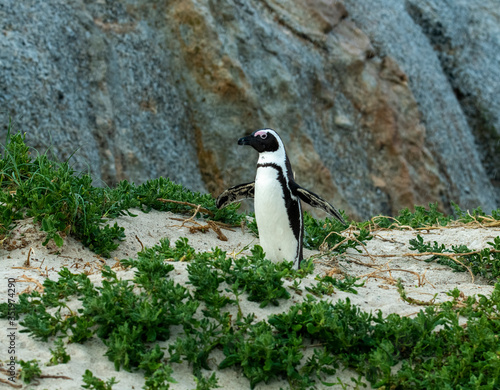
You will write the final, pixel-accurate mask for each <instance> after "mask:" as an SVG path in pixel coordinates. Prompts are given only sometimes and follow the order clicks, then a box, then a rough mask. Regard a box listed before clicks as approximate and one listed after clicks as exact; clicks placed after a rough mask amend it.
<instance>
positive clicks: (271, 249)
mask: <svg viewBox="0 0 500 390" xmlns="http://www.w3.org/2000/svg"><path fill="white" fill-rule="evenodd" d="M238 145H250V146H251V147H253V148H254V149H255V150H257V152H259V160H258V162H257V173H256V176H255V181H252V182H250V183H244V184H239V185H237V186H234V187H231V188H228V189H227V190H225V191H224V192H222V193H221V194H220V195H219V196H218V197H217V200H216V206H217V208H219V209H220V208H222V207H225V206H227V205H228V204H230V203H233V202H237V201H240V200H242V199H248V198H254V203H255V205H254V209H255V219H256V221H257V228H258V231H259V238H260V244H261V246H262V249H263V250H264V252H265V253H266V258H267V259H269V260H271V261H273V262H279V261H283V260H287V261H293V267H294V269H300V265H301V262H302V260H303V242H302V241H303V236H304V217H303V214H302V206H301V202H300V201H301V200H302V201H304V202H306V203H308V204H310V205H311V206H313V207H316V208H319V209H322V210H324V211H326V212H327V213H328V214H330V215H332V216H333V217H335V218H337V219H338V220H339V221H340V222H342V224H344V225H346V223H345V221H344V219H343V218H342V216H341V215H340V213H339V212H338V211H337V210H336V209H335V208H334V207H333V206H332V205H331V204H330V203H328V202H327V201H326V200H324V199H321V198H320V197H319V196H318V195H316V194H315V193H313V192H311V191H309V190H306V189H305V188H302V187H301V186H299V185H298V184H297V183H296V182H295V180H294V177H293V171H292V166H291V165H290V160H289V159H288V156H287V154H286V150H285V145H284V144H283V141H282V140H281V138H280V136H279V135H278V133H277V132H276V131H275V130H272V129H263V130H257V131H255V132H253V133H252V134H250V135H249V136H246V137H243V138H240V139H239V140H238Z"/></svg>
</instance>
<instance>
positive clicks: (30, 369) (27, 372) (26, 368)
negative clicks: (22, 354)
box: [19, 359, 42, 383]
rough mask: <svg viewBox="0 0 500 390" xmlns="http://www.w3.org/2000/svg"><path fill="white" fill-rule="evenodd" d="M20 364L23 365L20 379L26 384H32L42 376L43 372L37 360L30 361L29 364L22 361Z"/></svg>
mask: <svg viewBox="0 0 500 390" xmlns="http://www.w3.org/2000/svg"><path fill="white" fill-rule="evenodd" d="M19 364H20V365H21V370H20V377H21V380H22V381H23V382H24V383H31V382H32V381H34V380H36V379H37V378H39V377H40V375H41V374H42V370H41V369H40V366H39V365H38V360H36V359H33V360H28V361H27V362H25V361H24V360H20V361H19Z"/></svg>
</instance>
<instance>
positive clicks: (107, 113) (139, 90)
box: [0, 0, 500, 219]
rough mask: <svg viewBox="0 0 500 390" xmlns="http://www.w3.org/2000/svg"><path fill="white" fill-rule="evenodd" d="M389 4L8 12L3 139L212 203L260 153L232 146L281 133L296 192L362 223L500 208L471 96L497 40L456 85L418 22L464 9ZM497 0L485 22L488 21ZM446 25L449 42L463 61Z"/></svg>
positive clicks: (66, 6)
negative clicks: (15, 135)
mask: <svg viewBox="0 0 500 390" xmlns="http://www.w3.org/2000/svg"><path fill="white" fill-rule="evenodd" d="M475 1H476V0H475ZM475 1H474V2H475ZM389 3H390V4H389V6H388V5H387V3H386V2H384V1H381V0H377V1H375V2H368V1H366V0H356V1H354V0H346V1H344V2H340V1H336V0H335V1H334V0H300V1H296V2H291V1H285V0H264V1H253V0H228V1H226V2H215V1H213V0H176V1H171V2H168V5H167V4H164V3H162V2H157V1H153V0H150V1H147V0H146V1H145V0H141V1H137V0H135V1H134V0H128V1H124V0H116V1H113V2H104V1H102V2H90V3H88V2H84V1H81V0H80V1H74V2H71V3H67V2H63V1H55V2H48V3H44V2H37V1H35V0H26V1H23V2H21V3H19V2H15V1H14V0H3V2H2V4H0V20H1V21H2V22H1V26H2V31H1V32H0V91H1V94H0V104H1V106H2V107H3V108H4V110H3V111H2V112H1V113H0V137H1V139H5V135H6V130H7V125H8V117H9V115H11V116H12V118H13V130H14V131H15V130H21V131H26V132H27V133H28V136H27V139H28V143H29V144H31V145H34V146H35V147H36V148H37V149H39V150H40V151H43V150H45V149H46V148H48V147H51V150H52V151H53V153H55V154H56V155H58V156H59V157H60V158H62V159H65V158H67V157H69V156H70V155H71V154H72V153H74V152H75V151H76V153H75V163H76V166H77V167H78V168H79V169H87V168H90V170H91V171H92V173H93V174H94V176H95V177H96V183H102V182H105V183H107V184H110V185H113V184H114V183H116V182H117V181H119V180H122V179H128V180H131V181H134V182H136V183H141V182H143V181H145V180H147V179H149V178H154V177H158V176H166V177H170V178H171V179H172V180H174V181H176V182H179V183H182V184H184V185H185V186H187V187H188V188H191V189H194V190H200V191H209V192H210V193H212V194H213V195H217V194H218V193H219V192H220V191H222V190H223V189H224V188H226V187H227V186H230V185H234V184H238V183H241V182H244V181H250V180H253V177H254V175H255V163H256V159H257V155H256V153H253V151H252V150H251V149H247V148H243V147H239V146H238V145H237V144H236V141H237V139H238V138H239V137H241V136H243V135H246V134H249V133H251V132H252V131H254V130H256V129H258V128H264V127H271V128H274V129H276V130H277V131H279V132H280V134H281V135H282V138H283V139H284V142H285V144H286V146H287V148H288V152H289V155H290V158H291V162H292V166H293V168H294V171H295V174H296V180H297V181H298V182H299V183H300V184H301V185H303V186H305V187H307V188H310V189H312V190H314V191H315V192H317V193H319V194H321V195H322V196H323V197H325V198H326V199H328V200H330V201H331V202H333V203H334V204H335V205H336V206H338V207H339V208H341V209H345V210H346V212H347V214H348V215H349V216H350V217H354V218H358V219H359V218H368V217H371V216H373V215H376V214H394V213H396V212H397V211H399V210H400V209H401V208H403V207H412V206H413V205H414V204H426V203H428V202H435V201H437V202H439V204H440V206H441V208H442V209H445V210H447V211H450V207H449V202H450V201H451V200H453V201H455V202H457V203H459V204H460V205H461V206H462V207H467V208H473V207H477V206H482V207H483V208H484V209H485V210H487V211H489V210H491V209H492V208H496V207H498V204H499V203H500V201H499V198H500V196H499V194H498V191H497V192H495V188H494V186H493V185H492V183H491V179H492V178H493V177H492V175H493V176H494V175H496V169H497V168H496V167H497V166H498V164H496V160H495V158H498V157H497V154H495V153H493V152H494V151H495V149H494V148H493V149H491V150H490V149H488V151H487V152H484V149H485V148H484V145H485V142H486V141H485V140H490V139H493V138H491V137H494V136H495V134H496V133H495V131H498V128H499V127H498V126H497V124H496V123H497V122H496V119H495V117H494V116H493V115H490V114H488V115H490V116H489V117H488V118H491V120H489V119H488V120H484V121H483V122H481V123H480V125H479V124H478V122H477V121H476V122H475V121H474V120H473V117H474V115H476V114H477V113H478V111H477V110H476V111H475V113H476V114H473V115H472V114H470V112H472V111H473V110H472V111H471V109H469V108H467V107H475V104H476V103H474V102H475V99H476V97H475V96H476V95H477V96H479V95H480V94H479V92H478V93H476V95H474V93H475V92H474V91H476V90H478V88H476V90H474V88H473V85H481V86H484V88H485V89H487V88H490V85H492V86H494V85H495V84H494V82H492V84H489V83H490V80H489V79H488V75H490V76H491V75H492V76H491V77H493V76H495V75H496V73H495V72H497V71H498V69H500V67H497V68H495V69H494V70H493V69H492V68H493V67H494V66H493V65H494V64H496V63H495V58H492V57H494V56H490V57H488V56H487V54H488V52H487V50H486V48H487V47H493V46H494V45H495V40H494V39H493V38H492V36H493V35H491V36H490V35H488V36H489V37H490V38H491V39H490V38H489V39H484V40H481V39H480V37H478V39H477V42H476V43H475V45H476V46H473V47H477V49H475V50H476V51H477V50H479V49H481V50H482V51H481V53H482V54H483V57H482V58H481V60H482V62H481V63H482V64H483V63H484V64H487V65H484V66H483V65H482V66H481V70H480V71H477V72H475V73H474V74H475V78H473V79H471V80H470V83H467V82H465V79H464V80H462V81H460V80H461V79H460V78H459V76H457V75H456V76H454V79H453V80H455V81H453V82H452V81H450V80H451V79H450V77H451V76H450V75H452V74H454V73H453V72H455V68H454V67H453V66H451V67H445V66H444V65H443V63H444V60H443V59H442V58H444V56H443V55H442V54H440V53H442V52H444V51H446V53H447V55H449V50H448V46H446V50H444V49H443V48H442V47H441V49H440V48H436V47H433V43H432V39H429V36H433V35H432V33H429V32H426V31H427V30H429V31H434V30H433V29H432V28H430V27H429V28H424V27H422V26H434V25H435V24H436V23H437V22H439V21H441V20H443V19H444V18H446V17H448V14H446V12H448V11H446V10H447V9H451V10H455V11H456V12H459V10H460V7H462V8H463V7H466V4H465V0H463V1H460V2H458V3H459V5H458V6H457V7H458V8H457V7H455V6H454V3H452V2H443V4H441V1H439V2H437V1H436V2H432V1H426V2H417V1H415V2H411V1H408V2H407V6H406V7H405V6H404V4H400V2H397V1H396V0H391V1H390V2H389ZM416 3H418V4H416ZM486 4H487V5H486V6H484V7H483V8H482V9H480V10H479V9H478V10H476V11H475V12H476V13H477V17H476V18H479V15H482V14H481V12H485V13H487V12H488V9H490V8H494V7H493V2H492V1H491V4H490V3H488V2H487V3H486ZM432 7H435V8H436V7H437V8H439V10H440V13H439V12H438V13H437V14H436V13H433V12H431V11H432V10H433V8H432ZM471 7H472V6H471ZM488 7H489V8H488ZM445 14H446V15H445ZM436 15H437V16H436ZM440 15H441V16H440ZM492 17H493V16H491V17H490V19H491V18H492ZM488 20H489V19H488ZM401 21H403V23H402V22H401ZM490 24H491V23H490ZM443 26H448V24H446V23H444V24H443ZM451 27H452V26H448V27H446V28H444V30H443V31H445V32H446V36H448V35H447V34H450V35H452V36H451V38H450V39H451V41H450V42H456V44H455V43H453V45H452V46H453V47H455V46H454V45H456V46H457V48H462V46H461V42H462V41H461V39H465V36H461V38H457V37H459V36H460V34H459V33H458V32H456V31H455V30H453V29H452V28H451ZM471 28H472V27H471ZM495 28H496V27H495V26H491V28H490V30H489V31H491V34H493V32H494V31H496V30H495ZM454 31H455V32H454ZM462 35H463V34H462ZM454 39H456V40H454ZM488 45H489V46H488ZM434 46H435V44H434ZM452 46H450V47H452ZM461 50H462V51H461V52H460V51H459V50H458V49H456V50H454V51H453V53H459V52H460V53H462V54H463V55H456V58H459V59H460V58H465V53H466V52H467V50H466V49H464V48H462V49H461ZM454 55H455V54H454ZM453 58H455V57H453ZM459 63H460V64H461V65H460V66H461V67H462V68H460V69H469V68H471V69H472V65H469V64H467V63H466V61H465V60H461V62H460V61H459ZM467 67H469V68H467ZM450 69H451V70H450ZM488 69H490V70H488ZM457 73H460V71H457ZM430 74H432V77H429V75H430ZM460 74H461V73H460ZM464 77H465V76H464ZM456 80H458V81H456ZM498 80H499V79H498V78H496V80H495V82H498ZM454 83H455V84H454ZM457 88H458V89H457ZM460 88H463V89H460ZM457 90H460V91H464V92H462V93H464V95H467V96H472V100H471V99H457V95H456V91H457ZM473 90H474V91H473ZM493 90H494V88H493ZM497 91H498V89H497ZM492 95H494V94H487V95H486V94H485V93H484V92H481V96H482V97H483V99H484V97H485V96H488V98H492V99H493V97H492ZM477 99H479V98H477ZM477 99H476V100H477ZM496 99H498V98H496ZM471 101H472V103H471ZM464 102H467V105H465V103H464ZM495 102H497V100H495ZM495 104H497V103H495ZM494 107H496V106H495V105H494V104H492V107H491V110H490V111H494V110H493V108H494ZM480 112H481V113H483V112H486V111H485V110H483V111H480ZM488 112H489V111H488ZM498 112H499V111H498V110H496V111H495V113H496V114H498ZM476 116H480V115H479V114H477V115H476ZM488 126H490V127H488ZM479 127H480V128H481V129H486V128H487V129H489V130H488V131H486V130H478V128H479ZM490 130H491V131H490ZM478 132H479V133H480V134H486V135H485V136H483V138H481V137H480V136H478V135H477V134H478ZM488 137H490V138H488ZM481 142H482V144H481ZM495 164H496V165H495ZM485 167H486V169H485Z"/></svg>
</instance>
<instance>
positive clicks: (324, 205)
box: [290, 182, 347, 225]
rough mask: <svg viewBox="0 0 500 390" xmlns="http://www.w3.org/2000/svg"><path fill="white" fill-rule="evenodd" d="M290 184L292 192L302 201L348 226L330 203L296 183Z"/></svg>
mask: <svg viewBox="0 0 500 390" xmlns="http://www.w3.org/2000/svg"><path fill="white" fill-rule="evenodd" d="M290 184H291V185H292V191H294V192H295V193H296V194H297V196H298V197H299V198H300V199H302V201H304V202H306V203H307V204H309V205H311V206H312V207H316V208H318V209H321V210H323V211H326V212H327V213H328V214H330V215H331V216H333V217H335V218H337V219H338V220H339V221H340V222H342V223H343V224H344V225H347V224H346V222H345V221H344V218H342V215H340V213H339V212H338V211H337V209H336V208H335V207H333V206H332V205H331V204H330V203H328V202H327V201H326V200H324V199H321V198H320V197H319V196H318V195H316V194H315V193H314V192H311V191H309V190H306V189H305V188H302V187H301V186H299V185H298V184H297V183H295V182H291V183H290Z"/></svg>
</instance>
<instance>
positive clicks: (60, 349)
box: [47, 337, 71, 366]
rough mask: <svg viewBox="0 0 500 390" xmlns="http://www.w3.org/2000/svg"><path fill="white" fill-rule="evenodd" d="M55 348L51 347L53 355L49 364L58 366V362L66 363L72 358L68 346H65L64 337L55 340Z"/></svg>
mask: <svg viewBox="0 0 500 390" xmlns="http://www.w3.org/2000/svg"><path fill="white" fill-rule="evenodd" d="M54 347H55V348H54V349H52V348H50V353H51V354H52V357H51V358H50V361H49V363H48V364H47V365H48V366H56V365H58V364H66V363H67V362H69V361H70V360H71V356H69V355H68V353H67V352H66V348H65V347H64V341H63V339H62V337H59V338H58V339H57V340H56V341H55V342H54Z"/></svg>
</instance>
